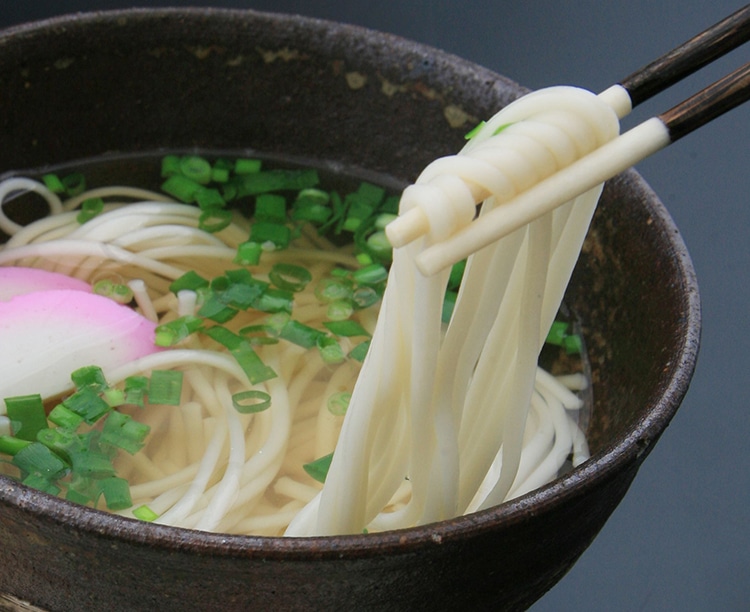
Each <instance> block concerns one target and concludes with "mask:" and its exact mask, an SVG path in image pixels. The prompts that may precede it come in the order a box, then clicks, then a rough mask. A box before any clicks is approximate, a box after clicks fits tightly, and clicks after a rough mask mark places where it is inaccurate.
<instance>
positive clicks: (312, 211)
mask: <svg viewBox="0 0 750 612" xmlns="http://www.w3.org/2000/svg"><path fill="white" fill-rule="evenodd" d="M330 199H331V196H330V195H329V194H328V193H326V192H325V191H323V190H322V189H315V188H310V189H303V190H302V191H300V192H299V194H297V199H296V200H295V201H294V204H293V205H292V213H291V217H292V219H293V220H295V221H308V222H310V223H313V224H316V225H321V224H323V223H325V222H326V221H327V220H328V219H329V218H330V217H331V215H332V214H333V211H332V210H331V208H330V206H329V205H328V203H329V201H330Z"/></svg>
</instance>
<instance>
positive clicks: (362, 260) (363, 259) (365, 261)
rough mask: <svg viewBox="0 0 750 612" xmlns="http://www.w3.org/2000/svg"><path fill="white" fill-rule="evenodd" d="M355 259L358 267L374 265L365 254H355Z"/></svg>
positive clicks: (370, 258)
mask: <svg viewBox="0 0 750 612" xmlns="http://www.w3.org/2000/svg"><path fill="white" fill-rule="evenodd" d="M356 258H357V263H358V264H359V265H360V266H369V265H370V264H372V263H374V262H373V260H372V257H370V255H369V254H367V253H357V255H356Z"/></svg>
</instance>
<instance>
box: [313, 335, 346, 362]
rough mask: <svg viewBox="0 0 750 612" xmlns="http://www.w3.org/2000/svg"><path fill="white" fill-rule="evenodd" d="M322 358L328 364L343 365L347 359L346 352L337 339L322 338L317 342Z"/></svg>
mask: <svg viewBox="0 0 750 612" xmlns="http://www.w3.org/2000/svg"><path fill="white" fill-rule="evenodd" d="M317 345H318V352H319V353H320V357H321V358H322V359H323V361H324V362H325V363H327V364H334V363H341V362H342V361H344V359H345V357H346V356H345V355H344V351H343V350H342V348H341V345H340V344H339V343H338V341H337V340H336V338H331V337H330V336H320V337H319V338H318V341H317Z"/></svg>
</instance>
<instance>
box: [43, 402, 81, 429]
mask: <svg viewBox="0 0 750 612" xmlns="http://www.w3.org/2000/svg"><path fill="white" fill-rule="evenodd" d="M47 418H48V419H49V421H50V423H53V424H55V425H57V426H58V427H64V428H67V429H75V428H76V427H78V426H79V425H80V424H81V423H83V417H82V416H81V415H80V414H77V413H75V412H73V411H72V410H70V409H69V408H66V407H65V406H63V405H62V404H58V405H57V406H55V407H54V408H53V409H52V411H51V412H50V413H49V416H48V417H47Z"/></svg>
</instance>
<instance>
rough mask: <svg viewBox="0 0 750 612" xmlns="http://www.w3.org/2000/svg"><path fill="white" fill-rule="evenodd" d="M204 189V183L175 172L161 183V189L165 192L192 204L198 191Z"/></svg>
mask: <svg viewBox="0 0 750 612" xmlns="http://www.w3.org/2000/svg"><path fill="white" fill-rule="evenodd" d="M202 189H203V185H201V184H200V183H197V182H196V181H194V180H192V179H189V178H187V177H185V176H182V175H181V174H175V175H173V176H170V177H168V178H167V180H166V181H164V182H163V183H162V185H161V190H162V191H163V192H164V193H167V194H169V195H171V196H172V197H173V198H175V199H176V200H180V201H181V202H184V203H186V204H192V203H193V202H195V197H196V195H198V192H199V191H201V190H202Z"/></svg>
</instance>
